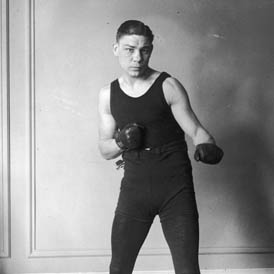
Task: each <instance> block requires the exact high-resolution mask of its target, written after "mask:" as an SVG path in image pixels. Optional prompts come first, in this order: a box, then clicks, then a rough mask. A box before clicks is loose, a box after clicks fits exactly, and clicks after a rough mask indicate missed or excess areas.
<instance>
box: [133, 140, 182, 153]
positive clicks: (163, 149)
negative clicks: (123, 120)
mask: <svg viewBox="0 0 274 274" xmlns="http://www.w3.org/2000/svg"><path fill="white" fill-rule="evenodd" d="M174 149H180V150H186V151H187V144H186V141H185V140H177V141H172V142H170V143H167V144H163V145H161V146H157V147H144V148H141V149H139V150H138V151H150V152H152V153H156V154H159V153H162V152H166V151H172V150H174Z"/></svg>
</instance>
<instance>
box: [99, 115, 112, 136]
mask: <svg viewBox="0 0 274 274" xmlns="http://www.w3.org/2000/svg"><path fill="white" fill-rule="evenodd" d="M99 123H100V124H99V138H100V140H106V139H112V137H113V134H114V131H115V129H116V122H115V120H114V118H113V117H112V115H111V114H106V113H104V114H101V115H100V122H99Z"/></svg>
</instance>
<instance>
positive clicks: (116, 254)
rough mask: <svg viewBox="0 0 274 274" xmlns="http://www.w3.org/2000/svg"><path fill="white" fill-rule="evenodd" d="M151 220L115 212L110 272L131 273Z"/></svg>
mask: <svg viewBox="0 0 274 274" xmlns="http://www.w3.org/2000/svg"><path fill="white" fill-rule="evenodd" d="M150 226H151V222H144V221H138V220H135V219H133V218H131V217H128V216H125V215H121V214H117V213H116V214H115V217H114V220H113V226H112V234H111V245H112V259H111V263H110V274H130V273H132V271H133V268H134V264H135V261H136V258H137V255H138V253H139V250H140V248H141V246H142V244H143V242H144V240H145V238H146V236H147V234H148V231H149V228H150Z"/></svg>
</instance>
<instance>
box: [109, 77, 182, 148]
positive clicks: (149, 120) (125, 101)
mask: <svg viewBox="0 0 274 274" xmlns="http://www.w3.org/2000/svg"><path fill="white" fill-rule="evenodd" d="M168 77H170V75H169V74H168V73H166V72H162V73H161V74H160V75H159V76H158V78H157V79H156V80H155V81H154V83H153V84H152V85H151V86H150V88H149V89H148V90H147V91H146V93H144V94H143V95H141V96H139V97H131V96H129V95H127V94H126V93H125V92H124V91H123V90H122V89H121V88H120V85H119V81H118V79H116V80H114V81H113V82H111V86H110V92H111V93H110V109H111V114H112V116H113V117H114V119H115V121H116V123H117V126H118V128H119V129H122V128H123V127H124V126H125V125H127V124H128V123H133V122H136V123H139V124H141V125H143V126H144V127H145V141H144V146H145V147H158V146H161V145H164V144H168V143H170V142H173V141H184V140H185V133H184V131H183V130H182V129H181V127H180V126H179V124H178V123H177V121H176V120H175V118H174V116H173V114H172V111H171V108H170V106H169V105H168V104H167V102H166V99H165V97H164V92H163V88H162V85H163V82H164V80H165V79H166V78H168Z"/></svg>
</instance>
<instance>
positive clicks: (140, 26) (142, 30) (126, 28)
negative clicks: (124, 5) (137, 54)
mask: <svg viewBox="0 0 274 274" xmlns="http://www.w3.org/2000/svg"><path fill="white" fill-rule="evenodd" d="M133 34H136V35H142V36H145V37H147V38H148V39H149V41H150V42H151V43H152V42H153V38H154V35H153V33H152V31H151V29H150V28H149V26H147V25H145V24H144V23H143V22H141V21H138V20H127V21H125V22H124V23H122V24H121V26H120V27H119V28H118V30H117V34H116V41H117V42H118V41H119V39H120V38H121V37H122V36H124V35H133Z"/></svg>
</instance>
